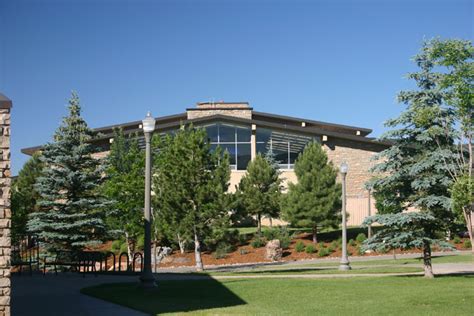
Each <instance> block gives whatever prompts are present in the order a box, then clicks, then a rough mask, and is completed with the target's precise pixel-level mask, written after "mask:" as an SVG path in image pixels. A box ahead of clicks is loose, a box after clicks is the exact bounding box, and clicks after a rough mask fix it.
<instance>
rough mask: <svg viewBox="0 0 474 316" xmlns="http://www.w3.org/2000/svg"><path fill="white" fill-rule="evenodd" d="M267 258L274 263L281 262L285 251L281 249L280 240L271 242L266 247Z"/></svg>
mask: <svg viewBox="0 0 474 316" xmlns="http://www.w3.org/2000/svg"><path fill="white" fill-rule="evenodd" d="M265 250H266V254H265V258H266V259H269V260H272V261H279V260H280V259H281V257H282V256H283V249H282V248H281V247H280V241H279V240H278V239H274V240H270V241H269V242H268V243H267V245H266V246H265Z"/></svg>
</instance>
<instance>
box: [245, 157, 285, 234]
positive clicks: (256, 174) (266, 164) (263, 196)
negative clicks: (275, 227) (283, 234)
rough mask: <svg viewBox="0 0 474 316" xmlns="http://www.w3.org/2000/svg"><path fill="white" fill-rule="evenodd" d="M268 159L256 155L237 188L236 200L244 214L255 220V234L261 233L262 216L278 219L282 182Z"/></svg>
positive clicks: (278, 173)
mask: <svg viewBox="0 0 474 316" xmlns="http://www.w3.org/2000/svg"><path fill="white" fill-rule="evenodd" d="M279 175H280V172H279V170H278V169H277V168H276V166H275V165H274V164H272V162H271V160H270V159H266V158H265V157H263V156H262V155H260V154H258V155H257V156H256V157H255V159H254V160H252V161H251V162H250V163H249V164H248V166H247V173H246V174H245V175H244V176H243V177H242V179H241V180H240V183H239V185H238V187H237V192H236V198H237V199H238V204H239V208H240V209H241V211H243V212H244V213H245V214H249V215H252V216H255V217H256V219H257V224H258V228H257V233H258V234H260V233H261V231H262V216H268V217H270V218H271V217H278V216H279V214H280V198H281V191H282V185H281V183H282V180H281V179H280V177H279Z"/></svg>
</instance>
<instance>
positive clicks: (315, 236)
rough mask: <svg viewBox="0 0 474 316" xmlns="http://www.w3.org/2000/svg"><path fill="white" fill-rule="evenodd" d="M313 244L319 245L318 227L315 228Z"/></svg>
mask: <svg viewBox="0 0 474 316" xmlns="http://www.w3.org/2000/svg"><path fill="white" fill-rule="evenodd" d="M313 243H314V244H317V243H318V227H316V225H314V226H313Z"/></svg>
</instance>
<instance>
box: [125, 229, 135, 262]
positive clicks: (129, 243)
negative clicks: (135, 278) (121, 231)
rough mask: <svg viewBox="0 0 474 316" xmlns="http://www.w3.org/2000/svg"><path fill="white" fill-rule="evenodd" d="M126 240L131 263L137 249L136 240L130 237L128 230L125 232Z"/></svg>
mask: <svg viewBox="0 0 474 316" xmlns="http://www.w3.org/2000/svg"><path fill="white" fill-rule="evenodd" d="M125 242H126V243H127V255H128V262H130V263H131V262H132V261H133V252H134V251H135V242H134V241H133V240H132V239H130V236H129V235H128V233H127V232H125Z"/></svg>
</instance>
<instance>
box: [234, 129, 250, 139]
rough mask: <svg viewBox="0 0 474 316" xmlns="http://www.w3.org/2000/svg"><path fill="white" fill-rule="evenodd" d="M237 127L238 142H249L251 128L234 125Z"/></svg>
mask: <svg viewBox="0 0 474 316" xmlns="http://www.w3.org/2000/svg"><path fill="white" fill-rule="evenodd" d="M236 129H237V141H238V142H250V136H251V134H252V130H251V129H250V128H249V127H239V126H237V127H236Z"/></svg>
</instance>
